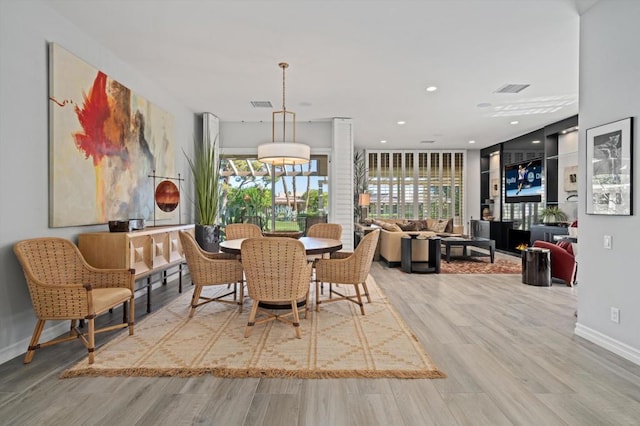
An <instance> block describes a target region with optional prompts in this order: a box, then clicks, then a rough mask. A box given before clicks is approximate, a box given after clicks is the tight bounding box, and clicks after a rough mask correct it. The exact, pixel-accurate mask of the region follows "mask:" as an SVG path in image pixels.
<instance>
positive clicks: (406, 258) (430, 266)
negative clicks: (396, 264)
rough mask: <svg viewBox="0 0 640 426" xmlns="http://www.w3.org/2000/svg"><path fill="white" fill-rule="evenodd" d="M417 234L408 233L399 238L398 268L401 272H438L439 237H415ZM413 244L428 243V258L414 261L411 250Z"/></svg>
mask: <svg viewBox="0 0 640 426" xmlns="http://www.w3.org/2000/svg"><path fill="white" fill-rule="evenodd" d="M418 235H419V234H409V235H408V236H404V237H402V238H401V242H400V250H401V257H400V269H401V270H402V271H403V272H407V273H409V274H410V273H412V272H419V273H423V274H425V273H435V274H439V273H440V251H441V243H440V238H439V237H431V238H426V239H419V238H417V237H418ZM414 244H428V247H429V258H428V260H426V261H414V260H413V256H412V254H413V253H412V252H413V245H414Z"/></svg>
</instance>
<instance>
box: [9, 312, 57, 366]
mask: <svg viewBox="0 0 640 426" xmlns="http://www.w3.org/2000/svg"><path fill="white" fill-rule="evenodd" d="M69 326H70V321H60V323H59V324H56V325H54V326H52V327H47V328H45V329H44V330H42V334H41V335H40V341H41V342H46V341H49V340H51V339H54V338H56V337H58V336H60V335H61V334H63V333H65V332H68V331H69ZM30 341H31V335H29V337H26V338H24V339H22V340H20V341H18V342H15V343H14V344H12V345H9V346H7V347H6V348H2V349H0V364H3V363H5V362H7V361H9V360H11V359H13V358H15V357H17V356H18V355H24V354H25V353H26V352H27V348H28V347H29V342H30Z"/></svg>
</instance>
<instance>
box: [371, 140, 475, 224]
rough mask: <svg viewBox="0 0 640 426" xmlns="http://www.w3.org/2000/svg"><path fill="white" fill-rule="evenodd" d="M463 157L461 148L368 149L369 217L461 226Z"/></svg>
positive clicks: (462, 212)
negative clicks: (440, 221) (438, 221)
mask: <svg viewBox="0 0 640 426" xmlns="http://www.w3.org/2000/svg"><path fill="white" fill-rule="evenodd" d="M464 160H465V152H464V151H398V152H389V151H367V170H368V179H367V182H368V189H369V193H370V194H371V205H370V207H369V211H370V212H371V213H370V214H371V216H372V217H381V218H426V217H431V218H450V217H453V219H454V225H463V217H462V216H463V214H464Z"/></svg>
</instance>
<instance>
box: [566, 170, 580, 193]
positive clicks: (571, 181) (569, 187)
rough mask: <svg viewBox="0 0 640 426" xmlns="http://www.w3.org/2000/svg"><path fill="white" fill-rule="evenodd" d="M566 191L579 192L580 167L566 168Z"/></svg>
mask: <svg viewBox="0 0 640 426" xmlns="http://www.w3.org/2000/svg"><path fill="white" fill-rule="evenodd" d="M563 180H564V190H565V191H566V192H576V191H577V190H578V166H569V167H565V168H564V179H563Z"/></svg>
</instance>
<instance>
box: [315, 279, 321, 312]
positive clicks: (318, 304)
mask: <svg viewBox="0 0 640 426" xmlns="http://www.w3.org/2000/svg"><path fill="white" fill-rule="evenodd" d="M320 285H321V283H320V281H318V280H317V279H316V312H320Z"/></svg>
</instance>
